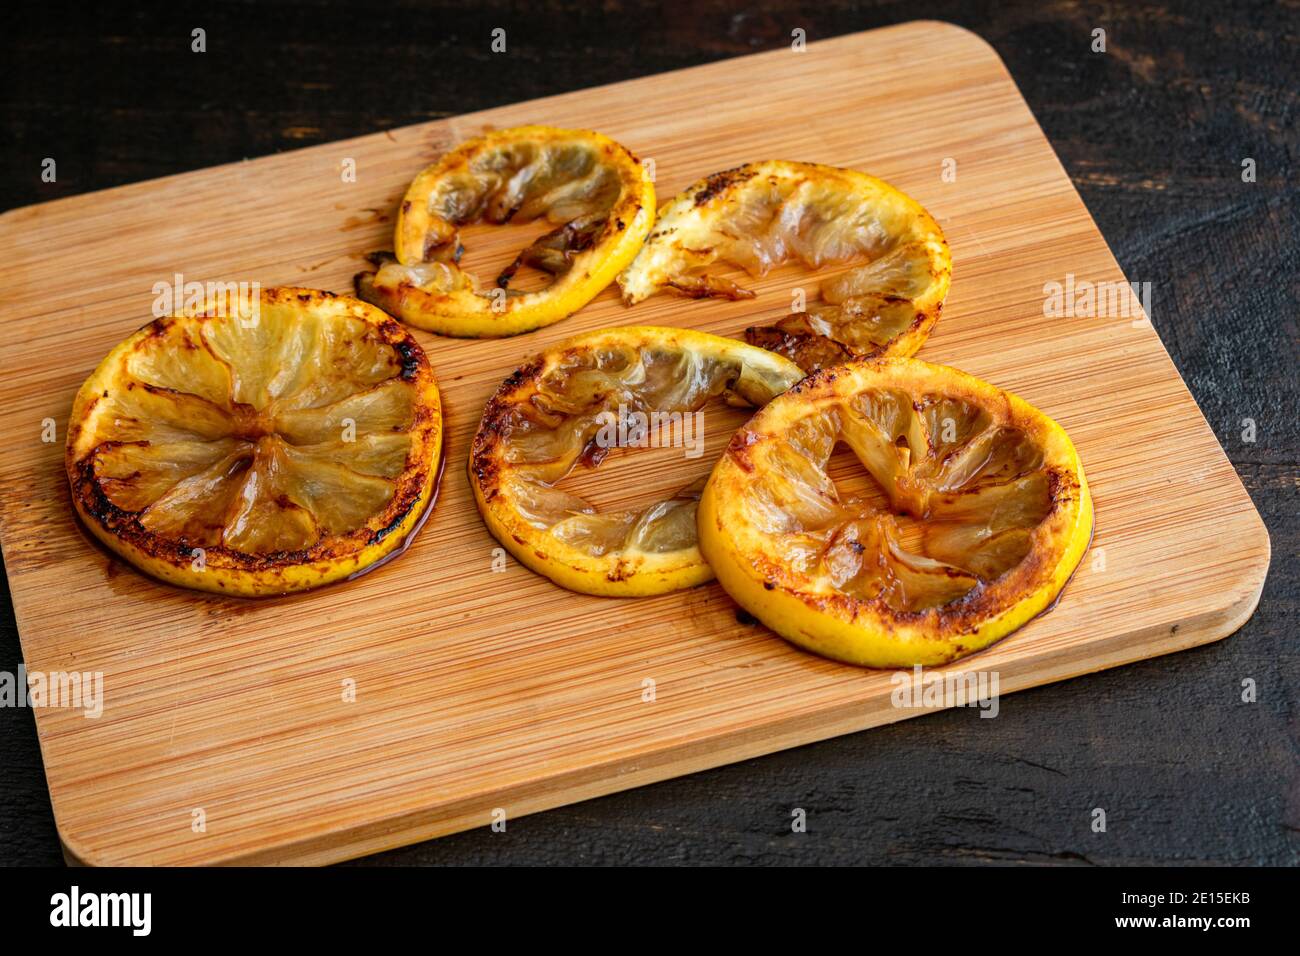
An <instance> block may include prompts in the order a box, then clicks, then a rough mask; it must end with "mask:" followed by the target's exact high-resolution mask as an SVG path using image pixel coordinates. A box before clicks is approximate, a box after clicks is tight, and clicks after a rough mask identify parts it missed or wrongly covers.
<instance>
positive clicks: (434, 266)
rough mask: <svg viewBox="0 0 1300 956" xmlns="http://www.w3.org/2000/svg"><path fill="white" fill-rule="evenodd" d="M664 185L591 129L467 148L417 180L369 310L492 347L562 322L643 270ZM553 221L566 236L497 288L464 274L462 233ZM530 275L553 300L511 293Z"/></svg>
mask: <svg viewBox="0 0 1300 956" xmlns="http://www.w3.org/2000/svg"><path fill="white" fill-rule="evenodd" d="M654 201H655V200H654V186H653V184H652V183H651V181H650V176H649V173H648V172H647V170H646V169H645V168H644V167H643V166H642V165H641V164H640V163H639V162H638V161H637V159H636V157H635V156H633V155H632V154H631V153H630V152H628V150H627V149H626V148H625V147H623V146H620V145H619V144H618V143H616V142H614V141H613V140H612V139H609V138H608V137H605V136H602V135H600V134H599V133H593V132H590V131H588V130H568V129H552V128H550V127H547V126H521V127H518V128H516V129H505V130H498V131H496V132H493V133H488V134H487V135H485V136H481V137H479V138H477V139H472V140H469V141H467V142H465V143H462V144H461V145H460V146H458V147H457V148H456V149H453V150H452V151H451V152H449V153H447V154H446V155H445V156H443V157H442V159H440V160H439V161H438V162H436V163H434V164H433V165H432V166H430V167H429V168H428V169H426V170H424V172H422V173H420V175H418V176H416V177H415V180H414V181H413V182H412V183H411V186H410V188H409V189H408V190H407V192H406V197H405V198H404V199H403V200H402V204H401V208H400V210H399V212H398V217H397V228H396V232H395V234H394V237H393V244H394V248H395V251H396V258H395V259H393V258H388V257H382V256H381V257H379V258H378V259H376V260H375V264H376V266H377V269H376V271H374V272H363V273H361V274H360V275H358V276H357V280H356V281H357V290H358V292H359V294H360V295H361V297H362V298H363V299H367V300H368V301H370V302H374V303H375V304H376V305H379V306H381V307H382V308H383V309H384V310H385V311H387V312H390V313H391V314H393V315H395V316H397V317H398V318H400V319H401V320H402V321H403V322H409V323H410V324H411V325H414V326H416V327H418V328H421V329H427V330H428V331H430V332H437V333H438V334H440V335H454V336H461V337H465V338H492V337H497V336H504V335H516V334H518V333H520V332H527V331H529V330H531V329H537V328H541V327H542V326H545V325H550V324H551V323H553V322H558V321H559V320H560V319H563V318H566V317H567V316H569V315H572V314H573V313H574V312H576V311H577V310H578V309H580V308H582V307H583V306H584V305H586V304H587V303H588V302H590V301H591V300H592V299H594V298H595V297H596V295H597V294H598V293H599V292H600V291H601V289H603V288H605V286H607V285H609V283H610V282H612V281H613V279H614V276H615V275H617V274H618V271H619V270H620V269H622V268H623V267H624V266H626V265H627V264H628V263H629V262H631V261H632V257H633V256H635V255H636V251H637V250H638V249H639V248H640V247H641V243H642V242H643V241H644V240H645V237H646V233H648V232H649V231H650V223H651V221H652V219H653V217H654ZM542 217H545V218H546V220H547V221H548V222H549V223H550V224H551V225H553V226H554V227H555V228H554V229H553V230H551V231H550V232H548V233H546V234H545V235H543V236H542V237H541V238H539V239H537V240H536V241H535V242H534V243H532V244H531V245H530V246H529V247H528V248H526V249H524V251H523V252H521V253H520V254H519V256H518V258H516V260H515V262H514V263H513V264H512V265H511V266H509V267H508V268H507V269H506V270H505V271H504V272H502V273H501V275H499V276H497V278H496V282H495V283H494V284H493V285H492V286H490V287H484V286H481V285H480V283H479V282H478V280H477V279H476V278H475V277H474V276H472V275H470V274H469V273H467V272H464V271H462V270H461V268H460V266H459V265H458V263H459V261H460V257H461V253H462V251H463V248H462V246H461V242H460V232H459V230H460V227H461V226H464V225H466V224H468V223H473V222H480V221H485V222H490V223H496V224H501V223H510V222H514V223H522V222H529V221H532V220H535V219H539V218H542ZM524 266H530V267H532V268H535V269H537V270H540V271H541V272H544V273H547V274H548V275H549V276H550V278H551V281H550V283H549V284H548V285H547V286H546V287H545V288H542V289H538V290H534V291H517V290H514V289H511V288H510V282H511V280H512V279H513V278H514V276H515V273H516V272H517V271H518V270H519V269H520V268H522V267H524Z"/></svg>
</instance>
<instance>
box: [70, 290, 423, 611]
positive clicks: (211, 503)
mask: <svg viewBox="0 0 1300 956" xmlns="http://www.w3.org/2000/svg"><path fill="white" fill-rule="evenodd" d="M239 305H240V303H238V302H237V300H236V297H235V296H234V295H230V296H223V297H219V298H217V299H214V300H212V301H210V302H209V303H207V305H206V306H205V308H204V310H203V311H202V312H201V313H197V314H185V315H176V316H171V317H168V318H162V319H158V320H156V321H154V322H151V323H150V324H148V325H146V326H145V327H144V328H142V329H140V330H139V331H138V332H136V333H135V334H134V335H132V336H130V337H129V338H128V339H126V341H124V342H122V343H121V344H120V345H118V346H117V348H115V349H113V351H112V352H110V353H109V354H108V357H107V358H105V359H104V361H103V362H101V363H100V365H99V367H98V368H97V369H95V371H94V373H93V374H92V375H91V376H90V378H88V379H87V380H86V382H85V384H84V385H82V386H81V390H80V391H79V392H78V393H77V397H76V399H75V401H74V402H73V406H72V417H71V420H70V422H69V427H68V444H67V471H68V480H69V482H70V483H71V488H72V501H73V504H74V506H75V507H76V510H77V513H78V514H79V515H80V516H81V519H82V521H83V522H84V523H85V525H86V527H87V528H89V529H90V531H91V532H92V533H93V534H94V535H95V537H97V538H98V539H99V540H100V541H102V542H103V543H104V544H105V545H107V546H108V547H109V548H110V549H111V550H112V551H114V552H115V553H116V554H118V555H120V556H121V557H122V558H124V559H125V560H127V561H129V562H131V563H132V564H134V565H135V566H136V567H137V568H139V569H140V570H142V571H145V572H147V573H149V574H152V575H154V576H155V577H158V578H161V579H163V580H165V581H169V582H171V583H173V584H179V585H182V586H184V587H190V588H198V589H200V590H205V591H215V592H219V593H225V594H238V595H263V594H278V593H284V592H288V591H297V590H302V589H305V588H311V587H315V586H317V585H321V584H326V583H329V582H331V581H336V580H338V579H340V578H343V577H347V576H350V575H353V574H356V573H358V572H360V571H361V570H363V569H364V568H366V567H368V566H369V565H371V564H373V563H374V562H376V561H378V560H379V559H381V558H383V557H385V556H386V555H389V554H391V553H392V552H393V551H394V550H396V549H398V548H400V547H401V546H402V545H403V544H404V542H405V540H406V538H407V536H408V535H409V534H410V533H411V532H412V531H413V529H414V528H415V527H416V526H417V523H418V522H419V520H420V518H421V516H422V514H423V512H424V510H425V507H426V505H427V504H428V503H429V499H430V496H431V494H432V492H433V487H434V482H435V479H436V476H437V471H438V463H439V456H440V454H441V445H442V413H441V407H440V404H439V399H438V389H437V385H436V384H435V382H434V378H433V372H432V371H431V370H430V368H429V363H428V360H427V359H426V358H425V355H424V352H423V350H421V348H420V346H419V345H418V344H417V343H416V342H415V340H414V339H413V338H412V337H411V336H410V334H409V333H408V332H407V331H406V330H405V329H403V328H402V327H401V326H400V325H399V324H398V323H396V322H394V321H393V320H392V319H390V318H389V317H388V316H386V315H384V314H383V313H382V312H380V311H379V310H378V309H376V308H374V307H373V306H370V305H367V304H366V303H364V302H359V301H357V300H356V299H353V298H351V297H349V296H334V295H331V294H330V293H327V292H316V291H313V290H309V289H289V288H283V289H268V290H265V291H263V292H262V293H261V294H260V296H259V297H258V299H257V300H256V301H255V302H249V303H243V305H245V306H247V308H244V309H242V310H241V309H240V308H239Z"/></svg>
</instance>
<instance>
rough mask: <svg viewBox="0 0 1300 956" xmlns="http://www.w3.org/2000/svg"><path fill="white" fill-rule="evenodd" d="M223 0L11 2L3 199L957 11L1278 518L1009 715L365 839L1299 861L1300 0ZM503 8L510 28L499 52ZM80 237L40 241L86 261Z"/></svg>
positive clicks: (151, 173)
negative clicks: (1103, 825) (1183, 623)
mask: <svg viewBox="0 0 1300 956" xmlns="http://www.w3.org/2000/svg"><path fill="white" fill-rule="evenodd" d="M207 6H209V5H205V4H191V3H185V2H174V3H169V4H167V5H165V6H164V5H161V4H159V5H158V7H157V9H156V10H149V11H146V10H143V9H141V10H129V9H125V8H124V9H123V10H122V11H118V12H113V11H112V10H110V9H109V8H108V7H106V6H103V5H98V4H97V5H95V9H93V10H92V9H89V7H90V5H88V4H82V3H60V2H43V3H40V4H30V5H27V6H25V8H23V9H21V10H14V11H9V12H7V13H6V18H7V20H8V21H9V22H8V24H7V27H6V29H5V30H4V31H3V32H2V33H0V50H2V51H3V60H2V62H3V63H4V64H5V82H4V86H3V91H2V94H0V95H2V96H3V100H4V116H5V133H6V136H5V139H6V141H7V146H6V148H5V150H4V153H3V156H2V158H0V162H3V176H0V208H5V209H7V208H12V207H17V206H23V205H27V204H30V203H37V202H42V201H45V200H48V199H54V198H57V197H60V196H69V195H73V194H76V193H82V192H87V191H90V190H94V189H102V188H105V187H108V186H116V185H119V184H122V183H129V182H135V181H137V180H143V179H150V178H153V177H155V176H163V175H166V174H169V173H177V172H182V171H185V170H191V169H199V168H202V167H205V166H211V165H214V164H217V163H225V162H230V161H232V160H238V159H241V158H243V157H253V156H261V155H264V154H267V153H272V152H276V151H279V150H286V149H294V148H297V147H300V146H305V145H309V144H314V143H324V142H328V141H331V140H336V139H343V138H345V137H349V136H355V135H359V134H362V133H369V132H373V131H375V130H380V129H385V128H389V127H396V126H402V125H406V124H409V123H416V122H420V121H422V120H428V119H433V118H437V117H444V116H452V115H455V114H458V113H464V112H468V111H471V110H476V109H482V108H485V107H489V106H495V105H499V104H504V103H510V102H514V101H517V100H524V99H530V98H533V97H537V96H543V95H546V94H551V93H560V92H564V91H566V90H574V89H580V88H582V87H587V86H593V85H596V84H600V83H609V82H614V81H617V80H622V79H627V78H629V77H632V76H639V75H643V74H649V73H658V72H662V71H665V70H672V69H677V68H679V67H684V66H691V65H694V64H697V63H705V62H708V61H711V60H716V59H721V58H724V57H730V56H737V55H740V54H743V53H749V52H753V51H758V50H764V49H769V48H774V47H776V46H778V45H782V44H785V43H788V42H789V37H790V31H791V30H792V29H793V28H795V27H801V28H803V29H804V30H806V31H807V35H808V38H809V39H810V40H815V39H817V38H819V37H828V36H834V35H836V34H841V33H849V32H853V31H857V30H864V29H869V28H871V27H875V26H882V25H885V24H889V23H895V22H901V21H904V20H909V19H917V18H921V17H929V18H935V19H943V20H951V21H953V22H956V23H960V24H962V25H964V26H967V27H969V28H971V29H973V30H975V31H976V32H978V33H979V34H981V35H982V36H983V37H985V38H986V39H988V40H989V41H990V42H991V43H992V44H993V45H994V46H995V47H996V48H997V49H998V51H999V52H1000V53H1001V55H1002V56H1003V58H1004V59H1005V60H1006V62H1007V65H1008V67H1009V68H1010V70H1011V73H1012V75H1013V76H1014V77H1015V78H1016V80H1017V82H1018V83H1019V84H1020V88H1021V89H1022V90H1023V91H1024V94H1025V97H1026V98H1027V99H1028V101H1029V104H1030V106H1031V107H1032V108H1033V110H1034V113H1035V114H1036V115H1037V117H1038V119H1039V121H1040V122H1041V123H1042V125H1043V128H1044V129H1045V130H1046V132H1047V135H1048V138H1049V139H1050V140H1051V141H1052V143H1053V145H1054V146H1055V147H1056V150H1057V152H1058V153H1059V154H1060V157H1061V160H1062V161H1063V162H1064V164H1065V167H1066V169H1067V170H1068V171H1069V173H1070V176H1071V178H1072V179H1073V180H1074V183H1075V185H1076V186H1077V188H1078V189H1079V192H1080V193H1081V194H1082V195H1083V198H1084V201H1085V202H1086V203H1087V205H1088V208H1089V209H1090V210H1091V211H1092V214H1093V216H1095V217H1096V219H1097V222H1098V224H1099V225H1100V227H1101V231H1102V232H1103V234H1104V235H1105V236H1106V238H1107V239H1108V240H1109V242H1110V244H1111V248H1112V249H1114V251H1115V254H1116V255H1117V257H1118V258H1119V261H1120V264H1121V265H1122V266H1123V267H1124V270H1125V272H1126V273H1127V274H1128V276H1129V278H1130V279H1133V280H1137V281H1150V282H1152V283H1153V287H1154V295H1153V316H1152V318H1153V321H1154V323H1155V326H1156V328H1157V329H1158V330H1159V332H1160V336H1161V338H1162V339H1163V340H1164V342H1165V345H1166V346H1167V347H1168V349H1169V351H1170V352H1171V353H1172V355H1173V358H1174V361H1175V362H1176V363H1177V365H1178V368H1179V370H1180V371H1181V372H1182V374H1183V377H1184V378H1185V379H1186V380H1187V384H1188V385H1189V386H1190V387H1191V390H1192V392H1193V393H1194V394H1195V396H1196V400H1197V401H1198V402H1199V403H1200V406H1201V408H1202V409H1203V411H1204V412H1205V416H1206V418H1207V419H1208V420H1209V422H1210V425H1211V427H1213V429H1214V431H1215V433H1216V434H1217V435H1218V437H1219V440H1220V442H1221V443H1222V444H1223V446H1224V448H1225V449H1226V450H1227V453H1228V456H1229V458H1231V459H1232V463H1233V465H1234V466H1235V467H1236V469H1237V471H1238V472H1239V473H1240V474H1241V477H1242V479H1243V480H1244V482H1245V484H1246V487H1247V488H1248V489H1249V490H1250V492H1251V494H1252V495H1253V497H1254V499H1255V503H1256V505H1257V506H1258V507H1259V509H1260V511H1261V512H1262V513H1263V515H1264V520H1265V521H1266V522H1267V524H1268V527H1269V530H1270V532H1271V534H1272V541H1273V567H1272V571H1271V573H1270V576H1269V580H1268V583H1267V585H1266V587H1265V589H1264V596H1263V599H1262V601H1261V602H1260V606H1259V610H1258V611H1257V612H1256V614H1255V616H1254V618H1252V619H1251V621H1250V622H1249V623H1248V624H1247V625H1246V626H1245V627H1244V628H1243V629H1242V630H1241V631H1240V632H1239V633H1238V634H1237V635H1236V636H1234V637H1232V638H1231V639H1229V640H1226V641H1223V642H1220V643H1217V644H1213V645H1210V646H1208V647H1205V648H1201V649H1198V650H1193V651H1188V652H1185V653H1182V654H1177V655H1174V656H1170V657H1165V658H1160V659H1157V660H1152V661H1147V662H1145V663H1141V664H1136V665H1133V666H1129V667H1124V668H1120V669H1118V670H1114V671H1110V672H1107V673H1102V674H1097V675H1093V676H1090V677H1084V678H1078V679H1076V680H1072V681H1069V682H1066V683H1064V684H1057V685H1054V686H1050V687H1046V688H1040V689H1038V690H1033V691H1026V692H1023V693H1019V694H1015V695H1014V696H1012V697H1009V698H1007V699H1006V700H1004V701H1003V702H1002V709H1001V715H1000V717H999V719H998V721H997V728H996V732H994V733H990V732H988V727H987V725H985V726H982V727H981V726H979V725H980V723H981V721H980V720H979V719H978V717H977V712H975V711H972V710H959V711H948V712H945V713H940V714H935V715H932V716H927V717H924V718H919V719H915V720H909V721H906V722H904V723H901V724H895V725H893V726H889V727H883V728H879V729H876V730H872V731H868V732H865V733H860V734H854V735H852V736H848V737H841V738H838V739H836V740H831V741H827V742H825V743H821V744H817V745H814V746H808V747H803V748H800V749H797V750H792V751H787V752H785V753H780V754H776V755H774V756H770V757H764V758H761V759H757V760H751V761H748V762H745V763H741V764H736V765H733V766H729V767H724V768H722V769H719V770H713V771H710V772H707V773H701V774H697V775H695V776H692V777H687V778H683V779H679V780H674V781H670V782H667V783H662V784H658V785H656V786H652V787H646V788H643V789H640V790H635V791H632V792H629V793H624V794H619V795H615V796H611V797H606V798H603V799H600V800H594V801H590V802H588V803H582V804H578V805H576V806H571V807H566V808H564V809H560V810H555V811H552V812H550V813H545V814H541V815H538V816H534V817H528V818H523V819H520V820H517V821H512V822H511V823H510V826H509V830H508V832H507V833H504V834H494V833H492V832H490V831H488V830H486V829H482V830H478V831H474V832H470V833H464V834H460V835H458V836H453V837H448V838H446V839H442V840H438V841H435V842H431V843H426V844H421V845H417V846H413V847H408V848H406V849H402V850H396V851H392V852H389V853H384V854H380V855H378V856H375V857H371V858H369V859H367V860H364V861H361V862H362V863H363V864H413V863H446V864H455V863H724V864H725V863H968V862H1016V863H1066V864H1121V863H1227V864H1259V863H1270V864H1295V863H1297V862H1300V834H1298V832H1297V831H1300V764H1298V761H1297V736H1298V725H1297V718H1296V713H1297V700H1296V697H1297V673H1298V672H1300V669H1298V667H1297V663H1298V662H1300V649H1298V645H1297V641H1296V636H1297V620H1300V614H1298V613H1297V612H1298V610H1300V609H1298V608H1297V603H1298V599H1300V584H1298V583H1297V574H1296V555H1297V549H1298V547H1300V516H1298V514H1297V512H1298V511H1300V508H1298V505H1300V441H1297V438H1298V436H1300V421H1298V420H1297V413H1298V410H1300V402H1298V401H1297V399H1298V398H1300V371H1298V369H1300V361H1298V358H1300V356H1298V355H1297V351H1298V345H1297V341H1298V339H1300V335H1298V333H1297V307H1296V299H1297V294H1296V293H1297V287H1298V282H1297V272H1298V271H1300V254H1298V253H1297V249H1298V248H1300V243H1298V241H1297V240H1300V211H1298V209H1297V202H1296V196H1297V184H1296V182H1295V163H1296V155H1297V148H1298V145H1300V144H1298V142H1297V136H1296V125H1297V120H1298V119H1300V117H1298V116H1297V112H1298V105H1297V104H1298V100H1300V94H1298V92H1297V91H1298V90H1300V82H1298V80H1300V77H1297V71H1296V64H1297V63H1300V40H1298V38H1297V33H1298V32H1300V13H1298V12H1297V8H1296V6H1295V4H1294V3H1278V4H1272V3H1246V2H1236V3H1233V4H1231V5H1228V4H1221V3H1214V2H1185V3H1168V4H1159V3H1156V4H1151V3H1147V4H1140V3H1135V4H1074V3H1038V2H1033V3H1022V4H1013V3H1002V4H998V3H971V4H962V3H953V2H949V3H944V2H936V3H927V2H917V0H909V2H895V3H867V4H848V3H843V2H837V0H824V2H819V3H816V4H812V3H806V4H790V5H783V4H751V5H745V6H741V5H731V4H719V3H715V2H711V0H694V2H690V3H681V2H679V3H670V4H667V5H666V6H665V7H664V8H660V9H659V10H650V9H641V8H638V7H636V6H634V5H632V4H627V3H622V2H618V0H612V2H607V3H605V4H602V5H595V4H585V3H581V2H567V3H566V2H560V3H553V2H542V0H536V2H533V3H530V4H527V5H523V6H524V7H525V9H523V10H522V11H521V12H515V11H513V10H512V9H511V8H512V7H513V6H514V5H513V4H509V3H500V2H483V0H480V2H477V3H475V4H473V9H472V11H471V12H464V11H461V10H458V9H456V7H455V6H454V5H447V4H427V5H425V4H415V3H393V4H383V3H380V2H378V0H364V2H355V3H338V4H326V3H322V2H312V0H296V2H295V0H282V2H274V3H259V4H257V5H256V6H254V5H253V4H243V3H231V4H221V5H220V6H212V8H211V9H205V7H207ZM496 27H502V28H504V29H505V30H506V31H507V49H508V55H506V56H498V55H492V54H490V53H489V43H490V36H491V32H492V30H493V29H494V28H496ZM195 28H202V29H204V30H205V31H206V42H207V52H206V53H205V54H203V55H197V54H194V53H192V52H191V51H190V46H191V31H192V30H194V29H195ZM1098 28H1101V29H1104V30H1105V31H1106V41H1107V51H1106V52H1105V53H1104V54H1097V53H1094V52H1092V50H1091V44H1092V36H1093V31H1094V30H1095V29H1098ZM755 81H756V82H759V81H761V78H758V77H756V78H755ZM46 157H53V158H54V159H56V161H57V164H58V166H57V169H58V179H57V182H55V183H44V182H42V180H41V175H40V173H41V163H42V160H43V159H45V158H46ZM1247 158H1249V159H1253V160H1254V161H1255V162H1254V166H1255V179H1254V182H1243V177H1242V162H1243V160H1244V159H1247ZM78 254H79V251H78V250H76V249H51V250H50V255H52V256H60V257H64V258H66V259H67V261H68V264H69V266H70V268H69V273H68V274H69V281H75V276H76V260H77V256H78ZM1246 418H1250V419H1253V420H1254V421H1255V422H1256V435H1255V441H1254V442H1247V441H1244V440H1243V427H1242V424H1241V422H1242V420H1243V419H1246ZM0 586H2V587H5V593H4V597H3V600H0V670H6V671H10V672H13V671H15V670H16V669H17V667H18V664H19V662H20V660H21V651H20V649H19V644H18V637H17V632H16V628H15V625H14V619H13V612H12V608H11V606H10V604H9V599H8V592H7V586H6V585H2V584H0ZM1246 678H1251V679H1253V680H1254V682H1255V684H1256V686H1257V687H1258V700H1257V702H1255V703H1243V701H1242V699H1241V694H1242V682H1243V680H1245V679H1246ZM0 745H2V746H3V751H2V753H3V756H2V757H0V761H2V765H3V768H4V769H3V773H2V774H0V862H4V863H11V864H49V863H58V862H59V861H60V860H61V859H62V857H61V855H60V851H59V845H58V838H57V835H56V833H55V828H54V820H53V817H52V815H51V812H50V804H49V797H48V795H47V793H46V791H45V780H44V774H43V771H42V767H41V758H40V752H39V749H38V746H37V740H36V733H35V727H34V724H33V720H32V715H31V712H30V711H29V710H26V709H16V708H3V709H0ZM794 807H802V808H804V809H805V810H806V811H807V813H808V830H807V832H806V833H802V834H795V833H792V832H791V830H790V811H791V808H794ZM1094 807H1103V808H1105V810H1106V813H1107V822H1108V827H1107V832H1105V833H1100V834H1099V833H1094V832H1092V829H1091V828H1090V825H1089V824H1090V822H1091V820H1092V815H1091V812H1092V809H1093V808H1094Z"/></svg>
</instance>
